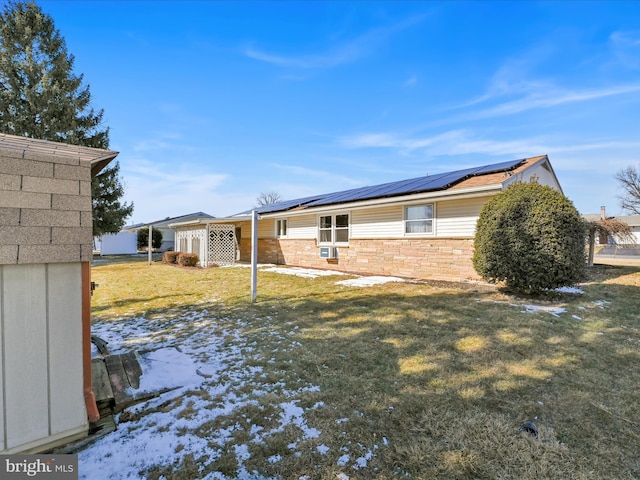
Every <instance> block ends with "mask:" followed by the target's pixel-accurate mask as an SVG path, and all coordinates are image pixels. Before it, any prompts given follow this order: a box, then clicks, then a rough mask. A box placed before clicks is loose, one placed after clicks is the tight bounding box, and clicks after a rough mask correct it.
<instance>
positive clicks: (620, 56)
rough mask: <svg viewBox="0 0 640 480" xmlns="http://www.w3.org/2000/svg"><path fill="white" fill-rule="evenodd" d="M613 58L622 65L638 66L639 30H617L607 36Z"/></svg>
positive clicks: (639, 58) (628, 66)
mask: <svg viewBox="0 0 640 480" xmlns="http://www.w3.org/2000/svg"><path fill="white" fill-rule="evenodd" d="M609 41H610V44H611V47H612V49H613V55H614V57H615V59H616V60H617V61H618V62H619V63H620V64H621V65H623V66H624V67H626V68H632V69H638V68H640V31H617V32H613V33H612V34H611V35H610V36H609Z"/></svg>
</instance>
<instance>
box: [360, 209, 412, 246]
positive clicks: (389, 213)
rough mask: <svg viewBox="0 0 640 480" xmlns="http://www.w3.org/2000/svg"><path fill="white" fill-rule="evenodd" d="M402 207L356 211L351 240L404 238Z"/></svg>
mask: <svg viewBox="0 0 640 480" xmlns="http://www.w3.org/2000/svg"><path fill="white" fill-rule="evenodd" d="M402 212H403V210H402V206H401V205H393V206H388V207H376V208H371V209H366V210H355V211H353V212H352V214H351V238H394V237H402V231H403V230H402V228H403V223H402V215H403V213H402Z"/></svg>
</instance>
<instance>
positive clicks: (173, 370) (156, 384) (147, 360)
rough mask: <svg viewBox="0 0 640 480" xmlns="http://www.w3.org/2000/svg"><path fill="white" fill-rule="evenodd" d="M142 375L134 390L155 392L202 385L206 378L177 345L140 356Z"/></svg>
mask: <svg viewBox="0 0 640 480" xmlns="http://www.w3.org/2000/svg"><path fill="white" fill-rule="evenodd" d="M138 360H139V363H140V367H141V368H142V376H141V377H140V388H138V389H136V390H134V392H138V391H140V392H154V391H160V390H163V389H167V388H176V387H187V386H195V385H200V384H201V383H202V381H203V380H204V378H203V377H201V376H200V375H198V373H197V370H198V369H197V366H196V364H195V363H194V362H193V360H192V359H191V357H190V356H188V355H186V354H184V353H182V352H180V351H178V350H177V349H176V348H175V347H168V348H159V349H158V350H154V351H152V352H147V353H144V354H142V355H139V357H138Z"/></svg>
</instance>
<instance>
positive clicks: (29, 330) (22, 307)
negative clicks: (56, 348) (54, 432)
mask: <svg viewBox="0 0 640 480" xmlns="http://www.w3.org/2000/svg"><path fill="white" fill-rule="evenodd" d="M45 270H46V268H45V266H44V265H28V266H26V265H22V266H17V265H6V266H4V267H3V277H4V278H3V284H2V296H3V299H2V302H3V330H4V331H3V334H4V336H3V340H4V345H3V349H4V362H5V365H4V366H3V367H4V368H3V370H4V372H5V378H4V381H5V401H6V404H5V409H6V411H5V416H4V418H5V419H6V426H5V428H6V439H7V441H6V446H5V447H6V448H12V447H16V446H19V445H22V444H25V443H29V442H32V441H34V440H37V439H40V438H46V437H47V436H48V435H49V418H48V417H49V394H48V384H49V382H48V378H47V322H46V321H47V289H46V273H45Z"/></svg>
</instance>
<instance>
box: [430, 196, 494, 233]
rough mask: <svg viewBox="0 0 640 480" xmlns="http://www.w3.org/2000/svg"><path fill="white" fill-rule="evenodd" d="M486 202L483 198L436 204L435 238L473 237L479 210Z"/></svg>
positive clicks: (485, 198)
mask: <svg viewBox="0 0 640 480" xmlns="http://www.w3.org/2000/svg"><path fill="white" fill-rule="evenodd" d="M487 200H488V198H487V197H484V198H470V199H465V200H448V201H444V202H438V210H437V220H436V221H437V236H438V237H473V236H474V235H475V232H476V222H477V221H478V217H479V216H480V210H481V209H482V206H483V205H484V203H485V202H486V201H487Z"/></svg>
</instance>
